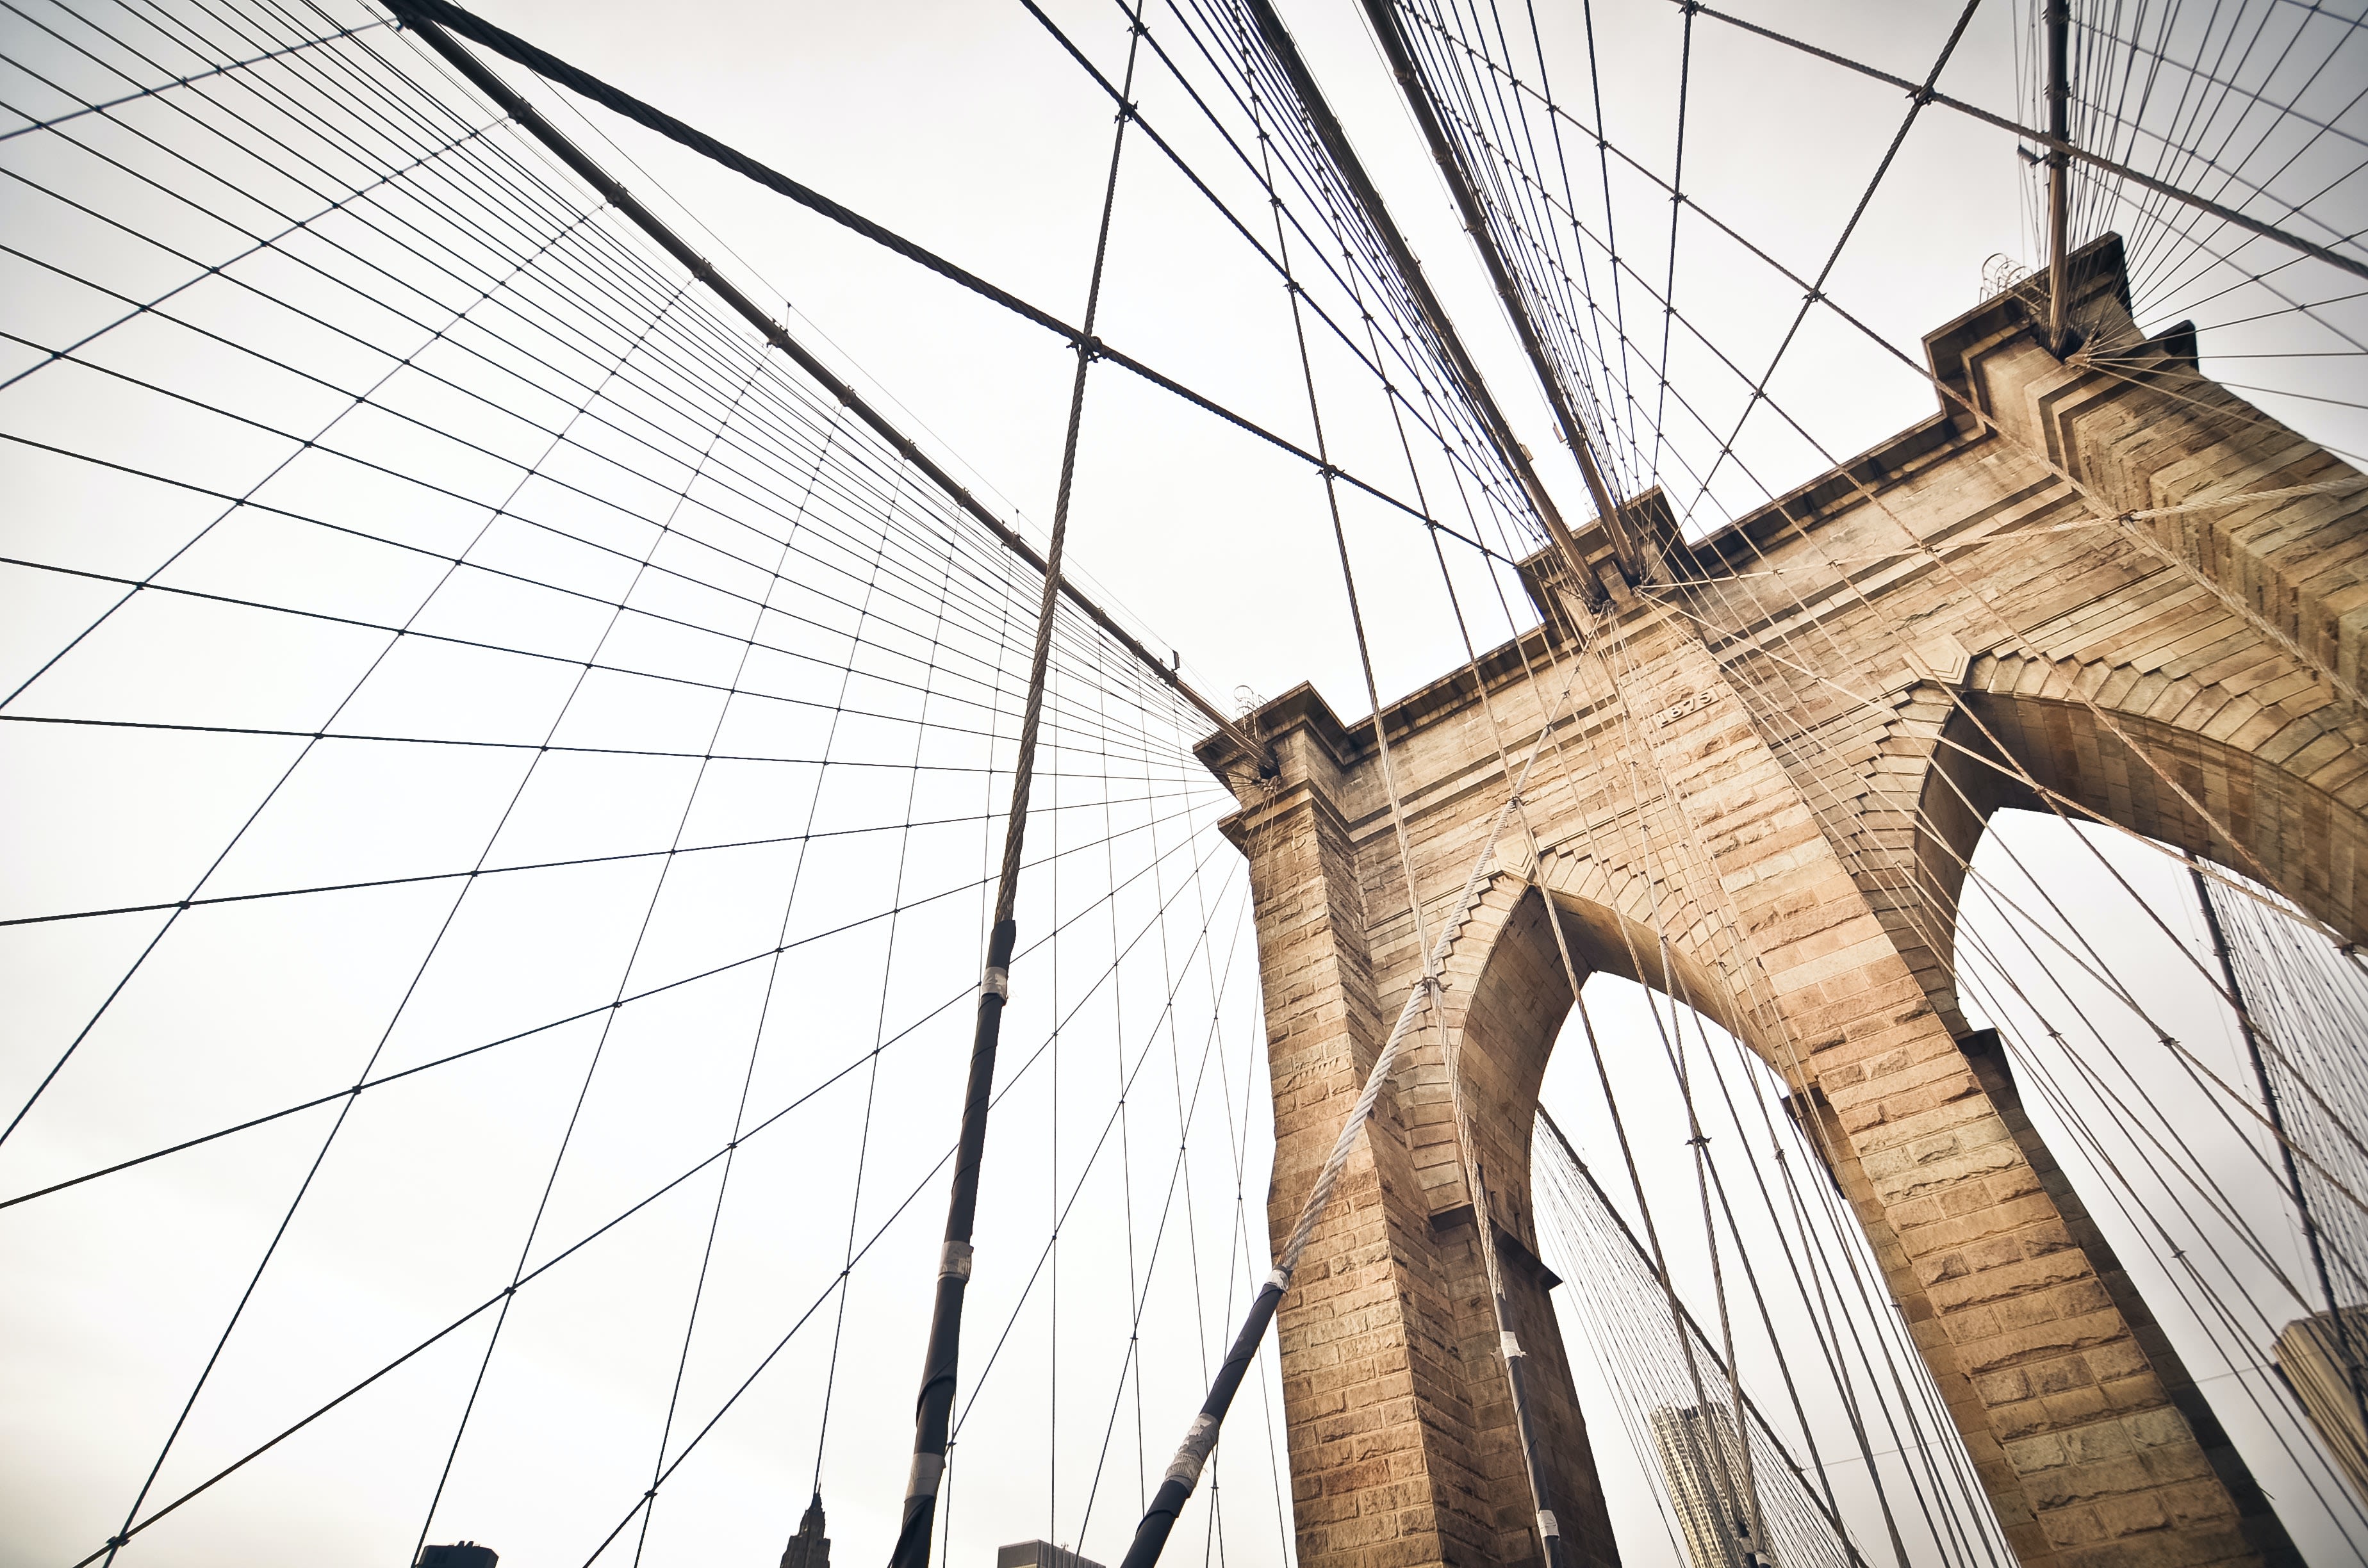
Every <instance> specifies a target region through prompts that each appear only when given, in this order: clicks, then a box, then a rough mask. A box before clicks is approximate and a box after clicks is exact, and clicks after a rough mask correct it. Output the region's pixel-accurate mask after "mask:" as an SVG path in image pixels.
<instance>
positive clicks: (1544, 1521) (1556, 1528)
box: [1538, 1508, 1562, 1540]
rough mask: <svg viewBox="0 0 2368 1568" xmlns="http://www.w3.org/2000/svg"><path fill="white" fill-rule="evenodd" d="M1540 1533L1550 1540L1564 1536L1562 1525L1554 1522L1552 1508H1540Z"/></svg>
mask: <svg viewBox="0 0 2368 1568" xmlns="http://www.w3.org/2000/svg"><path fill="white" fill-rule="evenodd" d="M1538 1533H1539V1534H1540V1535H1542V1536H1544V1537H1545V1538H1546V1539H1547V1540H1560V1539H1561V1538H1562V1526H1561V1525H1559V1524H1557V1523H1555V1522H1554V1510H1553V1509H1552V1508H1540V1509H1539V1510H1538Z"/></svg>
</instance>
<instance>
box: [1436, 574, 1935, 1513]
mask: <svg viewBox="0 0 2368 1568" xmlns="http://www.w3.org/2000/svg"><path fill="white" fill-rule="evenodd" d="M1440 569H1441V573H1442V576H1443V578H1444V577H1445V561H1444V558H1443V557H1441V558H1440ZM1445 585H1446V587H1447V590H1448V597H1449V602H1450V605H1451V608H1452V609H1453V612H1454V614H1455V618H1456V621H1457V625H1458V628H1459V630H1460V631H1461V632H1462V634H1463V642H1464V647H1465V652H1466V654H1467V658H1468V660H1469V662H1470V664H1471V666H1472V670H1473V676H1474V687H1475V695H1476V696H1477V697H1478V699H1479V700H1480V703H1481V706H1482V709H1483V711H1484V713H1485V714H1486V716H1487V717H1488V719H1489V722H1490V728H1491V733H1492V735H1494V736H1495V744H1496V746H1497V753H1498V756H1499V762H1500V765H1503V763H1504V743H1503V739H1502V734H1501V732H1500V731H1499V730H1498V728H1497V721H1496V717H1495V714H1494V711H1493V710H1492V709H1491V708H1490V707H1489V705H1488V703H1487V699H1486V681H1485V679H1484V678H1483V677H1482V676H1480V673H1479V667H1478V655H1477V653H1476V651H1474V648H1473V645H1472V640H1471V634H1470V630H1469V627H1468V624H1467V623H1466V622H1465V620H1464V617H1463V609H1462V605H1461V602H1460V599H1459V597H1458V596H1457V595H1456V594H1455V591H1454V586H1453V583H1452V578H1445ZM1519 646H1520V644H1519V642H1518V641H1517V642H1516V647H1517V648H1519ZM1522 661H1523V666H1524V669H1525V671H1526V670H1528V669H1529V665H1528V658H1527V654H1526V653H1523V654H1522ZM1529 678H1530V679H1531V681H1532V682H1533V681H1534V680H1535V678H1536V677H1535V674H1534V672H1533V671H1531V672H1530V675H1529ZM1519 815H1520V819H1521V822H1522V831H1523V833H1524V835H1525V836H1526V838H1527V840H1528V843H1529V846H1530V854H1531V863H1532V864H1533V865H1536V864H1539V863H1541V861H1542V855H1541V851H1540V849H1539V846H1538V842H1537V837H1536V834H1535V832H1534V830H1533V829H1532V828H1531V826H1530V825H1529V821H1528V813H1527V812H1526V811H1520V812H1519ZM1549 896H1551V895H1549ZM1550 918H1551V919H1552V921H1553V923H1554V932H1555V936H1556V938H1557V950H1558V952H1560V954H1561V955H1562V958H1563V961H1564V965H1565V972H1566V976H1567V978H1568V980H1569V983H1570V985H1571V989H1572V993H1573V996H1574V1001H1575V1002H1576V999H1577V992H1578V977H1577V972H1576V971H1575V970H1574V969H1572V968H1571V966H1570V959H1569V953H1568V949H1567V944H1566V943H1565V942H1564V941H1563V940H1562V932H1561V928H1560V916H1559V913H1558V912H1555V913H1554V914H1552V915H1550ZM1614 1117H1615V1121H1616V1119H1617V1109H1616V1102H1615V1108H1614ZM1640 1196H1641V1195H1640ZM1755 1290H1756V1285H1755ZM1762 1310H1763V1312H1764V1307H1763V1309H1762ZM1777 1354H1778V1357H1779V1360H1780V1365H1781V1364H1782V1348H1781V1346H1779V1347H1778V1350H1777ZM1785 1377H1786V1382H1787V1387H1788V1390H1789V1389H1790V1387H1791V1378H1790V1372H1789V1369H1787V1370H1786V1372H1785ZM1795 1406H1796V1409H1797V1396H1795ZM1805 1430H1806V1426H1805V1417H1804V1432H1805ZM1810 1441H1811V1451H1812V1453H1813V1455H1814V1453H1815V1451H1816V1450H1815V1439H1814V1437H1812V1438H1811V1439H1810ZM1818 1464H1819V1471H1820V1474H1821V1475H1822V1473H1823V1465H1822V1461H1821V1460H1820V1461H1818ZM1827 1493H1828V1502H1829V1504H1830V1501H1831V1494H1830V1484H1829V1483H1828V1486H1827ZM1835 1517H1837V1518H1838V1517H1839V1515H1836V1516H1835ZM1895 1541H1896V1531H1895Z"/></svg>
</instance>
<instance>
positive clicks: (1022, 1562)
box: [995, 1540, 1102, 1568]
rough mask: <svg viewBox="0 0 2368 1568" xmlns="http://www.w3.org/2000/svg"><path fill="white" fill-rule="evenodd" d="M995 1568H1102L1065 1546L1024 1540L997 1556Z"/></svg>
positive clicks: (1001, 1551)
mask: <svg viewBox="0 0 2368 1568" xmlns="http://www.w3.org/2000/svg"><path fill="white" fill-rule="evenodd" d="M995 1568H1102V1565H1101V1564H1100V1563H1099V1562H1088V1561H1087V1560H1086V1559H1085V1558H1082V1557H1080V1556H1078V1555H1077V1554H1076V1552H1074V1551H1070V1550H1069V1549H1068V1548H1067V1547H1065V1546H1054V1545H1053V1543H1052V1542H1051V1541H1049V1540H1023V1541H1020V1542H1019V1543H1017V1544H1015V1545H1012V1546H1007V1547H1003V1548H1001V1549H1000V1550H998V1551H996V1554H995Z"/></svg>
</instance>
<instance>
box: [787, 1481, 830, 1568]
mask: <svg viewBox="0 0 2368 1568" xmlns="http://www.w3.org/2000/svg"><path fill="white" fill-rule="evenodd" d="M822 1528H823V1526H822V1494H821V1493H820V1492H819V1491H817V1492H816V1493H815V1494H814V1501H813V1502H811V1503H809V1504H807V1505H806V1513H805V1517H803V1518H802V1519H800V1520H799V1521H798V1533H797V1534H795V1535H793V1536H791V1537H790V1546H789V1550H788V1551H784V1552H782V1553H781V1568H830V1537H828V1536H826V1535H825V1534H823V1533H822Z"/></svg>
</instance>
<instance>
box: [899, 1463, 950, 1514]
mask: <svg viewBox="0 0 2368 1568" xmlns="http://www.w3.org/2000/svg"><path fill="white" fill-rule="evenodd" d="M945 1472H946V1456H945V1455H943V1454H929V1453H920V1454H915V1455H914V1456H913V1472H912V1475H911V1476H910V1477H909V1478H908V1479H907V1480H906V1481H905V1502H907V1503H909V1502H911V1501H912V1500H913V1499H914V1498H916V1497H934V1496H936V1495H937V1494H938V1477H939V1476H941V1475H943V1474H944V1473H945Z"/></svg>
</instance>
